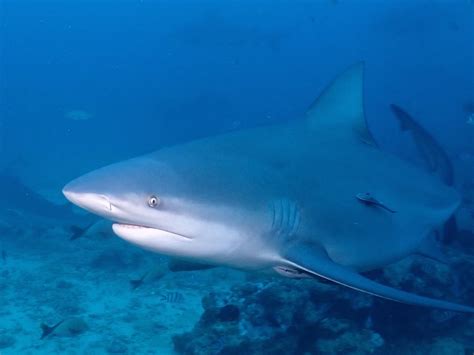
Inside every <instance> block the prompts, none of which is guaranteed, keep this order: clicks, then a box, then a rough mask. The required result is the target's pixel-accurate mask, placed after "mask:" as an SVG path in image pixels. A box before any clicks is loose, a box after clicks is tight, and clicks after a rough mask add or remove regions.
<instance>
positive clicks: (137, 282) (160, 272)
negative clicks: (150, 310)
mask: <svg viewBox="0 0 474 355" xmlns="http://www.w3.org/2000/svg"><path fill="white" fill-rule="evenodd" d="M165 274H166V269H165V268H164V267H163V265H161V264H158V265H155V266H153V267H152V268H150V270H147V271H146V272H145V273H144V274H143V275H142V276H141V277H140V278H138V279H132V280H130V287H131V289H132V290H135V289H137V288H138V287H140V286H141V285H143V283H144V282H148V281H154V280H157V279H161V278H162V277H163V276H164V275H165Z"/></svg>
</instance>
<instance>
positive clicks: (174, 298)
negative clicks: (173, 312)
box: [161, 292, 184, 303]
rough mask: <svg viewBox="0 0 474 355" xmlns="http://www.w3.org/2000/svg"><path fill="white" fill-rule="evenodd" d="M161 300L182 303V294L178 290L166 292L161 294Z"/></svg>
mask: <svg viewBox="0 0 474 355" xmlns="http://www.w3.org/2000/svg"><path fill="white" fill-rule="evenodd" d="M161 301H163V302H167V303H183V302H184V296H183V295H182V294H181V293H179V292H168V293H166V294H164V295H161Z"/></svg>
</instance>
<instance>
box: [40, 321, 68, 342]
mask: <svg viewBox="0 0 474 355" xmlns="http://www.w3.org/2000/svg"><path fill="white" fill-rule="evenodd" d="M63 323H64V319H63V320H60V321H59V322H57V323H56V324H55V325H53V326H51V327H50V326H49V325H47V324H46V323H42V324H41V330H42V331H43V333H42V334H41V338H40V339H44V338H46V337H47V336H48V335H50V334H51V333H53V332H54V330H55V329H56V328H57V327H59V326H60V325H61V324H63Z"/></svg>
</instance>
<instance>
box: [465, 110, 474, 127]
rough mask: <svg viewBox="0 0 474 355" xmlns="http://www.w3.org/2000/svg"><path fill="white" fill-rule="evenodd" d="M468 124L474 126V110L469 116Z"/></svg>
mask: <svg viewBox="0 0 474 355" xmlns="http://www.w3.org/2000/svg"><path fill="white" fill-rule="evenodd" d="M466 124H468V125H470V126H474V112H473V113H471V114H470V115H468V116H467V120H466Z"/></svg>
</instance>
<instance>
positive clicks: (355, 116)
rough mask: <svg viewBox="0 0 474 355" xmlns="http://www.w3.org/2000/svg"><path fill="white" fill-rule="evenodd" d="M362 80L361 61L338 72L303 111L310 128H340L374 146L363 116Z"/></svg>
mask: <svg viewBox="0 0 474 355" xmlns="http://www.w3.org/2000/svg"><path fill="white" fill-rule="evenodd" d="M363 82H364V63H363V62H359V63H357V64H355V65H353V66H352V67H350V68H349V69H347V70H346V71H345V72H344V73H342V74H341V75H339V76H338V77H337V78H336V79H335V80H334V81H333V82H332V83H331V84H330V85H329V86H328V87H326V89H324V91H323V92H322V94H321V95H320V96H319V97H318V98H317V99H316V101H315V102H314V103H313V104H312V105H311V106H310V108H309V110H308V111H307V113H306V116H307V120H308V122H309V126H310V128H311V129H324V128H323V127H326V128H330V129H331V130H343V131H344V132H348V133H350V134H353V135H355V136H356V137H357V138H358V139H360V140H361V141H363V142H364V143H367V144H370V145H374V146H375V145H376V143H375V140H374V139H373V137H372V135H371V133H370V131H369V129H368V127H367V122H366V120H365V116H364V102H363V86H364V83H363Z"/></svg>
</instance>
